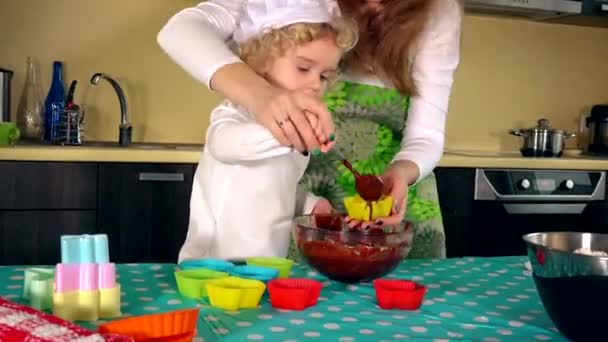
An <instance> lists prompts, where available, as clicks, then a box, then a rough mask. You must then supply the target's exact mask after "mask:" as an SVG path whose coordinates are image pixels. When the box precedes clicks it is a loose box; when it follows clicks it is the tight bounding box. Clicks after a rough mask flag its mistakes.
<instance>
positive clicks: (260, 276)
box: [229, 266, 279, 283]
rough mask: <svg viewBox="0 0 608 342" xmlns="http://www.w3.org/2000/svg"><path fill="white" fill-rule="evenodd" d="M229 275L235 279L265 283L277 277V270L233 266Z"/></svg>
mask: <svg viewBox="0 0 608 342" xmlns="http://www.w3.org/2000/svg"><path fill="white" fill-rule="evenodd" d="M229 273H230V275H232V276H235V277H240V278H245V279H255V280H259V281H262V282H265V283H266V282H269V281H270V280H272V279H275V278H277V277H278V276H279V271H278V270H276V269H274V268H268V267H260V266H235V267H233V268H232V269H231V270H230V271H229Z"/></svg>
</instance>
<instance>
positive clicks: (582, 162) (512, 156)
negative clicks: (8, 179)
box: [0, 143, 608, 170]
mask: <svg viewBox="0 0 608 342" xmlns="http://www.w3.org/2000/svg"><path fill="white" fill-rule="evenodd" d="M202 149H203V146H202V145H200V144H162V143H134V144H133V145H132V146H130V147H118V146H116V144H113V143H90V144H87V145H85V146H55V145H39V144H19V145H17V146H15V147H0V160H5V161H83V162H129V163H188V164H196V163H198V161H199V159H200V155H201V151H202ZM439 166H440V167H485V168H517V169H524V168H534V169H541V168H542V169H561V170H608V158H601V157H595V156H587V155H564V156H562V157H561V158H526V157H522V156H521V154H520V153H519V151H503V152H497V151H470V150H446V152H445V153H444V155H443V157H442V158H441V161H440V162H439Z"/></svg>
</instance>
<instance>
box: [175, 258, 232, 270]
mask: <svg viewBox="0 0 608 342" xmlns="http://www.w3.org/2000/svg"><path fill="white" fill-rule="evenodd" d="M177 266H178V267H179V268H180V269H182V270H191V269H199V268H204V269H207V270H213V271H218V272H229V271H230V270H231V269H232V268H233V267H234V264H233V263H231V262H229V261H226V260H220V259H192V260H184V261H182V262H180V263H179V264H178V265H177Z"/></svg>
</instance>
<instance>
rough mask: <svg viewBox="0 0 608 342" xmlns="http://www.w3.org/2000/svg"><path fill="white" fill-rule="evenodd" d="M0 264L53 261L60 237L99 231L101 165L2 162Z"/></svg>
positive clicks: (57, 259) (57, 257)
mask: <svg viewBox="0 0 608 342" xmlns="http://www.w3.org/2000/svg"><path fill="white" fill-rule="evenodd" d="M0 175H1V176H2V181H1V182H0V264H3V265H23V264H55V263H57V262H59V261H60V259H61V248H60V236H61V235H64V234H94V233H95V232H96V230H97V226H96V213H95V208H96V206H97V166H96V164H89V163H62V162H53V163H44V162H0Z"/></svg>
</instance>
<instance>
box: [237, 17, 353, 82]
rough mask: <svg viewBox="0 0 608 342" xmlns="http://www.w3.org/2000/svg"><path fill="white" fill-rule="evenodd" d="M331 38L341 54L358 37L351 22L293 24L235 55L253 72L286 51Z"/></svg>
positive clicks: (248, 44) (272, 31)
mask: <svg viewBox="0 0 608 342" xmlns="http://www.w3.org/2000/svg"><path fill="white" fill-rule="evenodd" d="M327 37H332V38H334V39H335V42H336V45H337V46H338V48H340V49H342V51H343V52H344V53H346V52H348V51H350V50H351V49H352V48H353V47H354V46H355V44H356V43H357V39H358V37H359V35H358V31H357V26H356V24H355V22H354V21H352V20H348V19H345V18H335V19H334V20H333V21H332V22H331V23H296V24H291V25H288V26H284V27H281V28H278V29H270V30H268V31H265V32H263V33H262V34H261V35H259V36H258V37H255V38H253V39H250V40H248V41H246V42H244V43H243V44H241V45H240V46H239V50H238V52H239V55H240V57H241V59H242V60H243V62H245V63H247V64H248V65H249V66H250V67H251V68H252V69H253V70H254V71H256V72H257V73H260V74H261V73H263V72H264V70H265V69H266V68H267V67H268V65H269V64H270V63H272V62H274V61H275V60H276V59H277V58H279V57H282V56H283V55H285V53H286V52H287V50H289V49H290V48H293V47H299V46H302V45H304V44H307V43H310V42H312V41H315V40H318V39H324V38H327Z"/></svg>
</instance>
